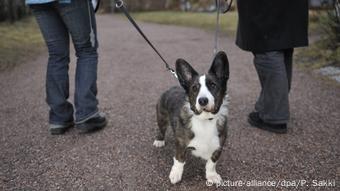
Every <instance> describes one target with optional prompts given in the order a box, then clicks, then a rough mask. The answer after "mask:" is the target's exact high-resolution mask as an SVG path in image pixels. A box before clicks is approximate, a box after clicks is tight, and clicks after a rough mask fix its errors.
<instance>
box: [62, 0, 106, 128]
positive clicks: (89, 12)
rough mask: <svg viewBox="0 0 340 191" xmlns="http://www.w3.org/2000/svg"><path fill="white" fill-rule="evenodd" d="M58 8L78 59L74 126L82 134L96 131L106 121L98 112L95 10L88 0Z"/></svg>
mask: <svg viewBox="0 0 340 191" xmlns="http://www.w3.org/2000/svg"><path fill="white" fill-rule="evenodd" d="M58 9H59V11H60V14H61V17H62V19H63V21H64V23H65V25H66V26H67V29H68V31H69V32H70V34H71V37H72V41H73V44H74V48H75V50H76V56H77V58H78V60H77V69H76V88H75V96H74V101H75V107H76V124H77V126H76V127H77V128H78V129H79V130H80V131H81V132H82V133H87V132H92V131H96V130H99V129H101V128H103V127H105V126H106V124H107V120H106V118H105V116H104V114H103V113H100V112H99V111H98V100H97V65H98V53H97V48H98V41H97V30H96V20H95V15H94V10H93V7H92V6H91V4H90V1H88V0H72V1H71V4H58ZM91 29H92V30H93V36H92V37H93V38H91V34H90V33H91Z"/></svg>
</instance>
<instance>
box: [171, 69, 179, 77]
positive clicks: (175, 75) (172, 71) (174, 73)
mask: <svg viewBox="0 0 340 191" xmlns="http://www.w3.org/2000/svg"><path fill="white" fill-rule="evenodd" d="M169 71H170V73H171V74H172V75H173V76H174V77H175V78H176V79H178V76H177V74H176V72H175V70H173V69H169Z"/></svg>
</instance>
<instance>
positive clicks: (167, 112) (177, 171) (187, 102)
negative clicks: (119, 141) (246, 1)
mask: <svg viewBox="0 0 340 191" xmlns="http://www.w3.org/2000/svg"><path fill="white" fill-rule="evenodd" d="M176 73H177V76H178V80H179V82H180V85H181V87H180V86H176V87H172V88H170V89H169V90H167V91H166V92H165V93H163V94H162V96H161V98H160V99H159V101H158V103H157V106H156V107H157V123H158V127H159V133H158V135H157V137H156V140H155V141H154V143H153V145H154V146H155V147H163V146H164V145H165V140H164V138H165V132H166V130H167V127H168V126H171V127H172V129H173V132H174V135H175V145H176V152H175V153H176V154H175V157H174V164H173V166H172V168H171V171H170V175H169V178H170V182H171V183H172V184H176V183H178V182H179V181H181V179H182V174H183V167H184V164H185V158H186V153H187V152H191V153H192V154H193V155H194V156H197V157H200V158H202V159H204V160H206V161H207V163H206V166H205V169H206V179H207V181H210V182H213V183H216V184H218V183H220V182H221V181H222V178H221V176H220V175H219V174H218V173H217V172H216V162H217V160H218V159H219V157H220V155H221V152H222V148H223V145H224V143H225V141H226V138H227V115H228V107H227V106H228V95H227V93H226V92H227V81H228V80H229V61H228V57H227V55H226V53H224V52H219V53H217V54H216V56H215V58H214V61H213V63H212V65H211V67H210V69H209V71H208V73H207V74H204V75H199V74H198V73H197V72H196V71H195V70H194V69H193V68H192V67H191V66H190V64H189V63H188V62H186V61H185V60H183V59H178V60H177V61H176Z"/></svg>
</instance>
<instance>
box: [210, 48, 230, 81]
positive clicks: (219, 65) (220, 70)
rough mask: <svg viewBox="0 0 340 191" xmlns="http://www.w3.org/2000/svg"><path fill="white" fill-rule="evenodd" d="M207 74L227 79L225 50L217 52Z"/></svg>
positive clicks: (227, 65) (227, 70)
mask: <svg viewBox="0 0 340 191" xmlns="http://www.w3.org/2000/svg"><path fill="white" fill-rule="evenodd" d="M209 74H210V75H214V76H216V77H217V78H218V79H223V80H228V79H229V61H228V57H227V55H226V53H225V52H223V51H221V52H218V53H217V54H216V56H215V59H214V61H213V63H212V66H211V67H210V69H209Z"/></svg>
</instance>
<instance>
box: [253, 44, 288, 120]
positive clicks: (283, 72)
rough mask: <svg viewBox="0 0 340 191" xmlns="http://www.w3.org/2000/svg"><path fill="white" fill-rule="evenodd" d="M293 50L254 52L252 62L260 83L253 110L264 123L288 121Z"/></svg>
mask: <svg viewBox="0 0 340 191" xmlns="http://www.w3.org/2000/svg"><path fill="white" fill-rule="evenodd" d="M293 52H294V49H286V50H282V51H271V52H265V53H254V56H255V57H254V64H255V68H256V71H257V74H258V76H259V79H260V83H261V93H260V96H259V97H258V99H257V102H256V104H255V110H256V111H258V112H259V114H260V118H261V119H262V120H263V121H264V122H266V123H270V124H282V123H288V120H289V98H288V94H289V91H290V88H291V82H292V62H293Z"/></svg>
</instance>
